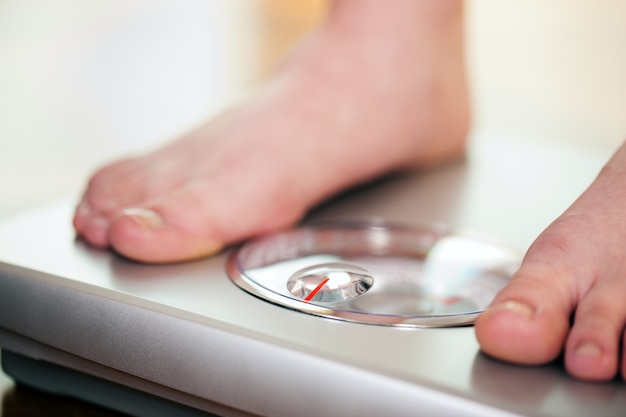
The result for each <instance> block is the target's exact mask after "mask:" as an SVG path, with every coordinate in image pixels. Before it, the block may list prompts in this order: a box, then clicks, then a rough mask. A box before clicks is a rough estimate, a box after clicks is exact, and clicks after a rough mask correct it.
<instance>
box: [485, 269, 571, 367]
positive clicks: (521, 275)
mask: <svg viewBox="0 0 626 417" xmlns="http://www.w3.org/2000/svg"><path fill="white" fill-rule="evenodd" d="M529 269H531V268H524V267H523V268H522V269H520V271H519V272H518V274H516V276H515V277H514V278H513V280H512V281H511V283H510V284H509V285H508V286H507V287H506V288H505V289H503V290H502V291H501V292H500V294H498V296H497V297H496V299H495V300H494V302H493V303H492V305H491V306H490V307H489V308H488V309H487V310H486V311H485V312H484V313H483V314H482V315H481V316H480V317H479V318H478V320H477V321H476V329H475V330H476V337H477V339H478V342H479V344H480V346H481V348H482V350H483V352H485V353H486V354H488V355H490V356H492V357H495V358H497V359H501V360H504V361H507V362H512V363H518V364H526V365H539V364H543V363H547V362H550V361H552V360H554V359H555V358H556V357H557V356H559V354H560V353H561V351H562V349H563V344H564V341H565V339H566V337H567V334H568V330H569V317H570V315H571V309H572V307H571V303H570V302H569V297H567V296H566V295H564V294H563V293H562V292H560V291H559V289H558V286H555V285H548V284H546V283H545V282H544V281H542V280H539V279H536V278H535V277H537V276H553V275H554V274H553V273H550V274H548V273H547V271H540V270H535V271H530V270H529ZM555 281H556V282H558V280H555ZM553 282H554V281H553Z"/></svg>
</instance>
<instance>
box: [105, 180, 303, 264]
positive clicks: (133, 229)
mask: <svg viewBox="0 0 626 417" xmlns="http://www.w3.org/2000/svg"><path fill="white" fill-rule="evenodd" d="M256 194H257V193H256V192H255V191H254V190H249V192H242V191H241V190H238V189H237V188H232V187H230V186H227V187H224V184H220V182H219V181H201V182H197V183H193V184H189V185H188V186H186V187H183V188H182V189H180V190H177V191H175V192H172V193H169V194H167V195H165V196H163V197H161V198H159V199H158V200H155V201H152V202H149V203H146V204H143V205H141V206H138V207H131V208H127V209H125V210H123V211H122V212H121V213H120V215H119V216H118V217H117V218H115V219H114V220H113V221H112V222H111V225H110V228H109V232H108V233H109V241H110V244H111V247H112V248H113V249H114V250H115V251H116V252H118V253H119V254H120V255H122V256H124V257H127V258H129V259H133V260H136V261H140V262H147V263H166V262H180V261H187V260H192V259H197V258H200V257H204V256H209V255H212V254H215V253H217V252H219V251H220V250H221V249H222V248H223V247H224V246H225V245H228V244H231V243H234V242H237V241H240V240H243V239H246V238H249V237H251V236H254V235H257V234H261V233H265V232H268V231H270V230H275V229H278V228H281V227H286V226H288V225H291V224H293V223H294V222H296V221H297V220H298V219H299V218H300V217H301V215H302V213H303V210H301V209H300V208H299V207H296V206H290V205H281V204H273V203H275V202H276V201H277V200H273V199H272V198H271V195H268V196H266V197H268V198H265V199H263V198H262V197H261V196H257V195H256Z"/></svg>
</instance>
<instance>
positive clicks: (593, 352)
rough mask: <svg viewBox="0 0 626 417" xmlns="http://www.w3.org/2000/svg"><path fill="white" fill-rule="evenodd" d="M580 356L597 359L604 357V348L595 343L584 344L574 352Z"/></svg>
mask: <svg viewBox="0 0 626 417" xmlns="http://www.w3.org/2000/svg"><path fill="white" fill-rule="evenodd" d="M574 352H575V353H576V355H578V356H591V357H594V358H597V357H598V356H600V355H602V348H601V347H600V345H598V344H597V343H595V342H584V343H582V344H580V345H578V347H577V348H576V350H575V351H574Z"/></svg>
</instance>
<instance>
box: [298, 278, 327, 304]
mask: <svg viewBox="0 0 626 417" xmlns="http://www.w3.org/2000/svg"><path fill="white" fill-rule="evenodd" d="M329 279H330V278H328V277H327V278H326V279H325V280H324V281H322V282H320V283H319V284H318V285H317V287H315V289H314V290H313V291H311V293H310V294H309V295H307V296H306V298H305V299H304V302H305V303H308V302H309V301H311V300H312V299H313V297H315V294H317V293H318V292H319V290H321V289H322V288H323V287H324V285H326V283H327V282H328V280H329Z"/></svg>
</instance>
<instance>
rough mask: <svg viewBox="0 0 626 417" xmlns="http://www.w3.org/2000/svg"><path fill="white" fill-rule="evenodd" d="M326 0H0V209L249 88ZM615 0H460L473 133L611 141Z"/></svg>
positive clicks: (621, 89)
mask: <svg viewBox="0 0 626 417" xmlns="http://www.w3.org/2000/svg"><path fill="white" fill-rule="evenodd" d="M326 7H327V3H326V2H325V1H322V0H299V1H297V2H293V1H288V0H184V1H174V0H106V1H105V0H90V1H88V2H85V1H81V0H55V1H48V0H0V218H1V217H6V216H8V215H11V214H15V213H19V212H21V211H23V210H24V209H26V208H28V207H31V206H34V205H37V204H41V203H44V202H46V201H49V200H51V199H55V198H57V197H60V196H64V195H68V194H76V195H77V194H79V193H80V191H81V190H82V188H83V186H84V184H85V181H86V179H87V178H88V177H89V175H90V173H92V172H93V171H94V170H95V169H96V168H97V167H99V166H100V165H102V164H104V163H106V162H108V161H111V160H114V159H116V158H118V157H120V156H124V155H128V154H136V153H141V152H143V151H145V150H147V149H151V148H153V147H155V146H157V145H158V144H160V143H163V142H165V141H167V140H170V139H172V138H175V137H176V136H177V135H178V134H180V133H182V132H184V131H186V130H188V129H189V128H191V127H193V126H195V125H196V124H198V123H199V122H201V121H202V120H204V119H206V118H207V117H209V116H210V115H211V114H215V113H217V112H219V111H220V110H222V109H224V108H225V107H227V106H228V105H230V104H232V103H233V102H234V101H236V100H239V99H241V98H242V97H244V96H245V95H246V94H248V93H249V92H250V91H251V89H253V88H254V86H255V85H257V84H258V83H259V82H261V81H262V80H263V79H264V78H265V77H267V76H268V75H269V74H271V71H272V68H273V67H274V66H276V65H277V63H278V62H279V61H280V59H281V57H282V56H283V55H284V53H285V52H286V51H288V50H289V48H290V47H291V46H292V44H293V43H294V42H297V40H298V39H299V38H300V37H301V36H303V35H304V34H306V33H307V31H309V30H310V29H311V28H313V27H314V26H315V25H316V23H317V22H318V21H319V19H321V18H322V17H323V15H324V11H325V9H326ZM625 15H626V2H624V1H620V0H614V1H613V0H600V1H594V2H589V1H585V0H547V1H543V2H518V1H509V0H504V1H503V0H473V1H468V2H467V37H466V39H467V53H468V61H469V64H470V65H469V69H470V71H469V76H470V79H471V86H472V92H473V101H474V115H475V121H474V133H473V135H474V136H477V137H480V135H482V134H485V133H486V132H490V133H489V134H491V135H494V134H496V135H503V136H507V137H516V138H519V140H520V141H541V142H545V141H550V142H560V141H564V142H570V143H571V142H576V143H580V144H582V146H590V147H613V148H614V147H615V146H617V144H618V143H620V142H621V140H622V138H623V137H624V136H625V135H626V118H625V109H626V48H624V47H623V45H624V43H625V42H626V25H623V16H625Z"/></svg>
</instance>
